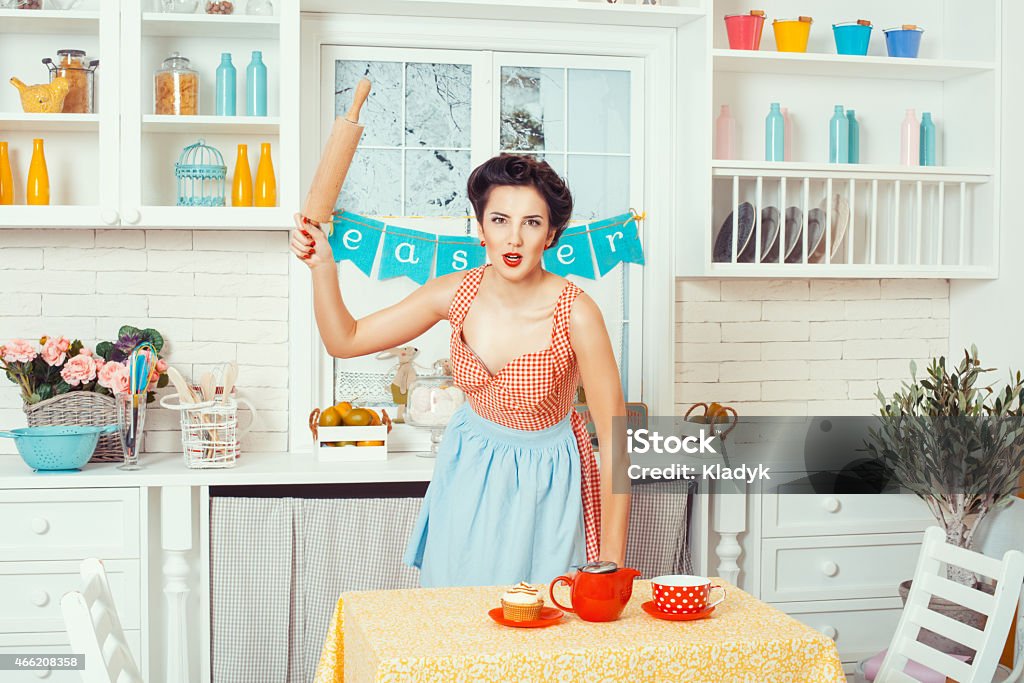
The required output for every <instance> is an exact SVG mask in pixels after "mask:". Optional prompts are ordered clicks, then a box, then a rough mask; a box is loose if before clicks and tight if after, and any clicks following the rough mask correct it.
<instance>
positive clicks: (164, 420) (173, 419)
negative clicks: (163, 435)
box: [146, 403, 181, 434]
mask: <svg viewBox="0 0 1024 683" xmlns="http://www.w3.org/2000/svg"><path fill="white" fill-rule="evenodd" d="M152 405H153V404H152V403H151V404H150V406H152ZM180 430H181V413H179V412H178V411H177V410H167V409H165V408H152V407H150V408H147V409H146V433H147V434H149V433H151V432H170V431H180Z"/></svg>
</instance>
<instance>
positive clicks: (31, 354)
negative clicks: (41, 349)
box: [3, 339, 39, 363]
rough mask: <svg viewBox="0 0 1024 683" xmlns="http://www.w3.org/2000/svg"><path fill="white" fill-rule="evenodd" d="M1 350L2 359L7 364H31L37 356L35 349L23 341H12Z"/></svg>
mask: <svg viewBox="0 0 1024 683" xmlns="http://www.w3.org/2000/svg"><path fill="white" fill-rule="evenodd" d="M3 349H4V354H3V359H4V361H5V362H7V363H31V362H32V361H33V360H35V358H36V356H38V355H39V354H38V353H37V352H36V349H35V347H34V346H32V344H29V343H28V342H27V341H25V340H24V339H12V340H11V341H10V343H9V344H7V345H6V346H4V347H3Z"/></svg>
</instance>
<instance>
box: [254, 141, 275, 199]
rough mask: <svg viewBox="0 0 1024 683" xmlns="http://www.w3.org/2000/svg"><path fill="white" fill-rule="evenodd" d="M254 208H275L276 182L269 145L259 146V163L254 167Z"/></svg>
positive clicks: (267, 143)
mask: <svg viewBox="0 0 1024 683" xmlns="http://www.w3.org/2000/svg"><path fill="white" fill-rule="evenodd" d="M254 194H255V203H256V206H277V180H276V179H275V178H274V163H273V162H272V161H271V160H270V143H269V142H264V143H263V144H262V145H260V163H259V166H257V167H256V191H255V193H254Z"/></svg>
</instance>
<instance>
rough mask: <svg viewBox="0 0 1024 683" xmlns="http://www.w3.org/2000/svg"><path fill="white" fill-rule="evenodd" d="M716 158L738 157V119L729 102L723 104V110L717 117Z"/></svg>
mask: <svg viewBox="0 0 1024 683" xmlns="http://www.w3.org/2000/svg"><path fill="white" fill-rule="evenodd" d="M715 158H716V159H735V158H736V119H734V118H733V117H732V113H731V112H730V111H729V105H728V104H723V105H722V112H721V113H720V114H719V115H718V118H717V119H715Z"/></svg>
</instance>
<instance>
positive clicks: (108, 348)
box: [96, 341, 114, 361]
mask: <svg viewBox="0 0 1024 683" xmlns="http://www.w3.org/2000/svg"><path fill="white" fill-rule="evenodd" d="M113 351H114V344H113V343H112V342H108V341H105V342H100V343H99V344H97V345H96V355H97V356H99V357H100V358H102V359H103V360H106V361H109V360H110V354H111V353H112V352H113Z"/></svg>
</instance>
